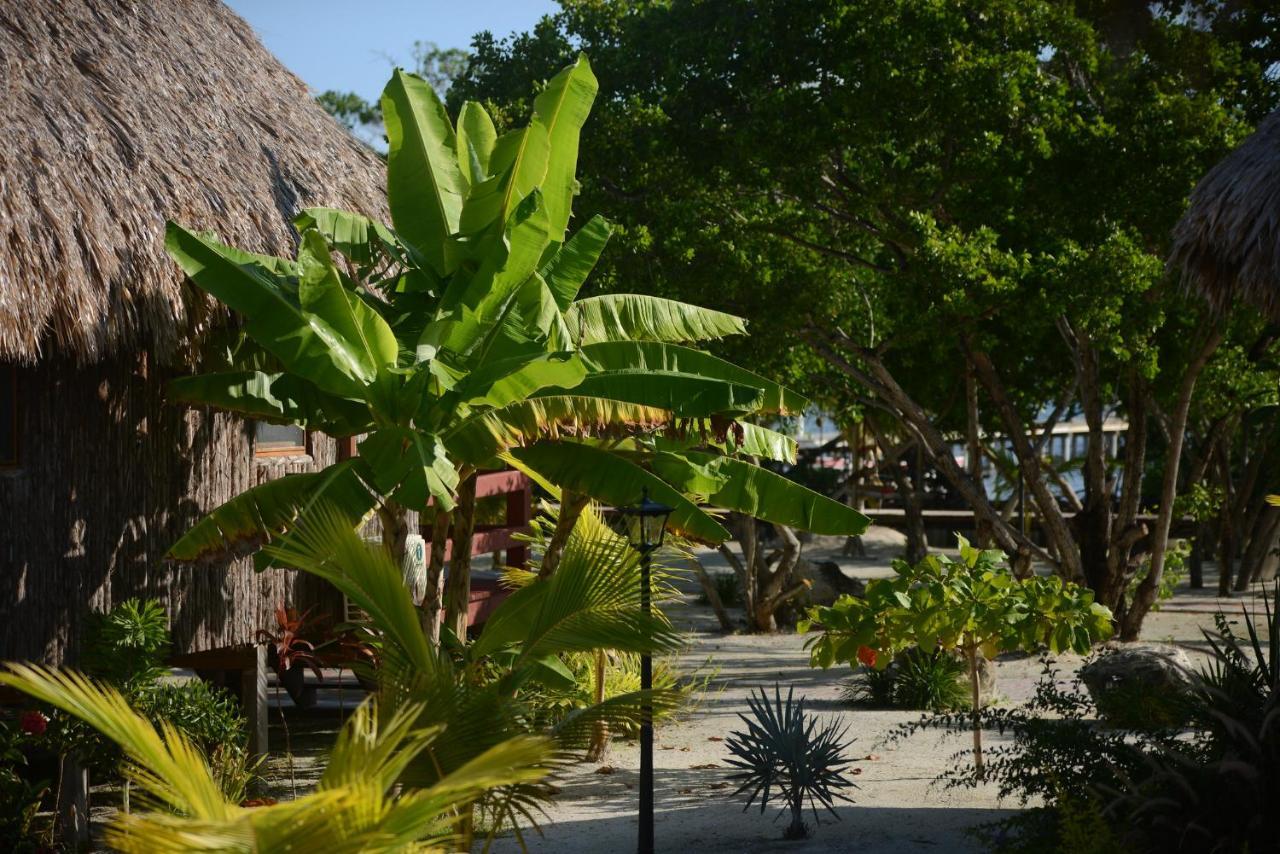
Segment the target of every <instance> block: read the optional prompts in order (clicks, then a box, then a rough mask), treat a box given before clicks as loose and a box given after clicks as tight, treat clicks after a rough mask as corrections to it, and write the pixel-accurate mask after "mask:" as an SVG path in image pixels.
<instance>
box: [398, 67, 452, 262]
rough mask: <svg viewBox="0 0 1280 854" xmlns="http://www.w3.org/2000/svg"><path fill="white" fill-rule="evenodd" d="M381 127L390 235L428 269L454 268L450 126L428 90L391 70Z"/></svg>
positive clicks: (441, 106)
mask: <svg viewBox="0 0 1280 854" xmlns="http://www.w3.org/2000/svg"><path fill="white" fill-rule="evenodd" d="M382 116H383V119H384V120H385V121H386V127H387V201H388V203H389V204H390V207H391V219H392V222H393V223H395V228H396V232H397V233H398V234H399V235H400V236H401V237H403V238H404V239H405V240H406V241H408V242H409V243H410V244H412V245H413V246H414V247H415V248H416V249H417V250H418V251H419V252H421V253H422V255H423V257H424V258H426V260H427V262H428V263H429V264H430V265H431V267H432V269H434V270H435V272H436V273H437V274H439V275H441V276H445V275H448V274H449V273H450V272H452V271H453V269H454V266H455V265H456V258H455V255H456V252H455V249H454V246H453V240H452V235H453V234H454V233H455V232H457V230H458V222H459V219H460V217H461V214H462V200H463V194H464V192H465V179H464V178H463V177H462V172H461V170H460V169H459V168H458V161H457V156H456V144H455V140H454V133H453V125H452V124H451V123H450V121H449V116H448V114H447V113H446V112H445V108H444V104H442V103H441V102H440V98H439V97H438V96H437V95H436V93H435V91H434V90H433V89H432V88H431V85H430V84H429V83H427V82H426V81H425V80H423V79H422V78H421V77H417V76H415V75H413V74H408V73H406V72H404V71H403V70H401V69H396V71H395V73H394V74H392V75H391V80H390V82H388V83H387V87H386V89H384V90H383V92H382Z"/></svg>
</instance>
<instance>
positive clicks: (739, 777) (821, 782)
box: [725, 684, 856, 839]
mask: <svg viewBox="0 0 1280 854" xmlns="http://www.w3.org/2000/svg"><path fill="white" fill-rule="evenodd" d="M759 692H760V693H759V695H756V694H755V693H754V692H753V693H752V695H751V696H750V697H748V698H747V705H748V706H749V707H750V710H751V715H750V716H749V717H748V716H747V715H745V714H742V713H739V714H738V717H739V718H741V719H742V722H743V723H745V724H746V725H747V728H746V730H745V731H735V732H733V733H732V734H731V735H730V736H729V738H728V740H726V741H725V746H726V747H727V748H729V753H730V759H729V760H728V761H729V764H730V765H732V766H733V767H735V768H738V769H740V770H739V771H737V772H736V773H734V774H731V775H730V777H729V779H730V780H731V781H734V782H736V783H738V784H739V786H738V789H737V790H736V791H735V792H734V794H735V795H743V794H745V795H746V796H747V805H746V806H745V807H743V811H744V812H745V811H746V810H748V809H750V808H751V805H752V804H753V803H754V802H755V800H756V799H757V798H759V799H760V811H761V812H764V811H765V809H766V808H767V807H768V805H769V799H770V797H776V798H777V799H778V800H780V801H782V810H783V812H790V814H791V823H790V824H789V825H787V829H786V832H785V836H786V838H787V839H803V838H805V837H806V836H808V835H809V829H808V827H807V826H806V825H805V823H804V808H805V805H806V803H807V804H808V806H809V808H810V809H811V810H812V811H813V817H814V820H815V821H818V805H819V804H821V805H822V806H823V807H824V808H825V809H826V810H827V811H828V812H830V813H831V815H833V816H835V818H836V819H839V818H840V815H839V813H837V812H836V811H835V802H836V801H837V800H842V801H847V800H849V799H848V798H847V797H846V796H845V795H844V794H843V793H842V792H841V789H845V788H848V787H850V786H853V785H854V783H853V781H852V780H850V779H849V778H848V777H847V776H845V772H846V771H847V770H848V768H849V765H850V760H848V759H846V758H845V757H844V751H845V749H846V748H847V747H848V746H849V740H847V739H846V736H847V734H848V731H849V728H848V726H847V725H844V726H842V725H841V724H840V722H839V720H838V719H835V718H833V719H831V720H828V721H820V720H819V719H818V718H816V717H814V716H812V715H808V714H806V713H805V710H804V699H803V698H801V699H800V700H796V699H795V691H794V689H788V690H787V697H786V699H785V700H784V699H783V698H782V691H781V689H780V688H778V686H777V685H776V684H775V685H774V686H773V699H772V700H770V699H769V694H768V693H767V692H766V691H765V690H764V689H763V688H761V689H759ZM855 788H856V787H855Z"/></svg>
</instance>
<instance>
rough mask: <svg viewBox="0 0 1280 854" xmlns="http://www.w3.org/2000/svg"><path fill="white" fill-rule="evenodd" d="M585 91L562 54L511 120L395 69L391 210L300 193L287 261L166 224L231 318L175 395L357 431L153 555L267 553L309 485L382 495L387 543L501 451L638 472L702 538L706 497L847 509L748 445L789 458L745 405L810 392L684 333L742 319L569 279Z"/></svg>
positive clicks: (582, 248)
mask: <svg viewBox="0 0 1280 854" xmlns="http://www.w3.org/2000/svg"><path fill="white" fill-rule="evenodd" d="M596 90H597V84H596V80H595V77H594V76H593V74H592V72H591V69H590V66H589V64H588V62H587V60H586V58H585V57H583V58H580V59H579V60H578V61H577V62H576V63H574V64H573V65H572V66H570V67H569V68H566V69H565V70H564V71H562V72H561V73H560V74H558V75H557V76H556V77H555V78H553V79H552V80H551V81H550V82H549V83H547V85H546V86H545V87H544V88H543V90H542V91H541V92H540V94H539V95H538V96H537V98H536V99H535V101H534V110H533V116H532V118H531V120H530V121H529V123H528V124H527V125H526V126H525V127H522V128H518V129H515V130H511V131H509V132H507V133H503V134H501V135H499V134H498V133H497V131H496V129H495V127H494V124H493V122H492V120H491V119H490V118H489V116H488V115H487V114H486V113H485V111H484V109H483V108H482V107H481V106H480V105H479V104H475V103H468V104H466V105H464V107H463V108H462V110H461V111H460V113H459V115H458V117H457V120H456V122H451V121H450V118H449V116H448V114H447V112H446V111H445V108H444V105H443V104H442V103H441V102H440V100H439V98H438V97H437V96H436V95H435V93H434V91H433V90H432V89H431V87H430V86H429V85H428V84H427V83H426V82H425V81H423V80H421V79H420V78H417V77H415V76H413V75H411V74H407V73H405V72H403V71H400V70H397V71H396V72H395V73H394V75H393V76H392V78H391V80H390V82H389V83H388V84H387V87H386V89H385V91H384V93H383V97H382V109H383V115H384V117H385V121H386V131H387V140H388V157H387V198H388V203H389V208H390V212H391V218H392V223H391V225H390V226H388V225H384V224H381V223H378V222H376V221H374V220H371V219H369V218H367V217H365V216H363V215H360V214H357V213H353V212H349V211H339V210H334V209H328V208H311V209H307V210H304V211H303V212H302V213H301V214H299V216H298V217H297V218H296V220H295V223H294V224H295V226H296V227H297V229H298V231H299V234H300V239H299V244H298V251H297V253H296V257H295V258H293V259H284V258H275V257H269V256H263V255H257V254H253V253H249V252H245V251H242V250H239V249H236V248H234V247H230V246H226V245H224V244H222V243H220V242H218V241H217V240H216V239H215V238H214V237H213V236H211V235H207V234H200V233H196V232H193V231H191V230H188V229H186V228H184V227H182V226H180V225H178V224H176V223H170V224H169V226H168V229H167V236H166V247H167V248H168V251H169V253H170V254H171V256H172V257H173V258H174V259H175V260H176V261H177V262H178V263H179V264H180V265H181V267H182V269H183V270H184V271H185V272H186V274H187V276H188V277H189V278H190V279H191V280H192V281H193V282H194V283H195V284H196V285H197V286H199V287H200V288H202V289H204V290H205V291H207V292H208V293H209V294H211V295H212V296H214V297H215V298H216V299H218V300H219V301H221V302H222V303H223V304H225V305H226V306H227V307H228V308H230V309H232V310H233V311H234V312H235V313H236V314H237V315H239V316H240V318H241V321H242V323H241V326H240V329H241V330H242V340H241V341H239V342H237V343H236V344H235V345H234V346H231V347H229V348H227V351H226V353H225V358H223V359H221V364H220V365H219V366H218V367H219V369H218V370H216V371H213V372H210V373H205V374H201V375H198V376H193V377H187V378H183V379H180V380H178V381H176V382H175V383H174V384H173V393H174V396H175V397H176V398H177V399H179V400H181V401H184V402H187V403H189V404H194V405H207V406H212V407H215V408H218V409H223V410H227V411H231V412H236V413H239V414H241V415H244V416H246V417H250V418H254V419H257V420H262V421H266V422H269V423H281V424H295V425H300V426H302V427H304V428H306V429H308V430H315V431H320V432H323V433H326V434H328V435H330V436H334V437H352V436H359V437H361V439H360V442H359V445H358V454H357V455H356V456H355V457H354V458H352V459H349V460H343V461H340V462H338V463H335V464H334V465H331V466H329V467H327V468H326V469H324V470H322V471H318V472H314V473H308V474H296V475H289V476H286V477H284V478H281V479H279V480H276V481H272V482H269V483H266V484H263V485H261V486H258V487H255V488H253V489H250V490H248V491H247V492H245V493H243V494H241V495H239V496H237V497H236V498H234V499H232V500H231V501H229V502H228V503H226V504H224V505H223V506H221V507H219V508H217V509H215V510H214V511H213V512H212V513H210V514H209V515H208V516H207V517H206V518H205V519H203V520H201V521H200V522H198V523H197V524H196V525H195V526H194V527H193V528H192V529H191V530H190V531H189V532H188V533H187V534H186V535H185V536H184V537H182V538H181V539H180V540H179V541H178V542H177V543H176V544H175V545H174V546H173V547H172V549H171V551H170V557H171V558H173V559H176V560H180V561H202V560H217V559H223V558H225V557H227V556H234V555H241V554H248V553H252V552H257V557H256V560H257V563H258V565H259V566H260V567H261V566H264V565H267V564H269V563H270V562H271V558H270V557H269V555H268V554H267V553H266V552H262V551H260V548H261V546H263V545H264V544H267V543H270V542H273V541H278V540H280V539H281V538H285V539H287V538H288V536H289V531H290V530H291V529H293V528H294V527H296V525H297V524H298V520H299V519H300V518H303V517H305V516H306V514H307V513H309V512H311V511H313V510H314V509H315V508H316V507H318V506H320V505H321V504H324V505H328V506H331V507H334V508H336V509H337V511H338V512H340V513H342V514H343V515H344V517H345V518H347V520H348V521H349V523H350V524H352V525H353V526H355V525H359V524H361V523H362V522H363V521H364V520H365V519H367V518H368V517H370V516H371V515H373V514H375V513H376V514H377V516H378V517H379V519H380V521H381V526H382V530H383V536H384V540H385V541H386V542H387V544H388V547H389V549H390V551H391V552H392V554H393V555H394V556H397V557H400V558H402V557H403V550H404V539H405V536H406V535H407V528H406V514H407V511H408V510H423V509H425V508H426V507H427V506H428V504H431V505H433V506H434V507H435V508H436V509H437V511H439V512H442V513H447V512H450V511H451V510H452V509H453V507H454V505H455V502H456V501H457V499H458V495H459V489H460V486H461V485H463V484H465V482H466V479H467V478H468V477H469V476H470V475H471V474H472V473H473V472H475V471H477V470H479V469H483V468H488V467H495V466H501V465H513V466H516V467H518V468H520V469H522V470H524V471H526V472H528V473H529V474H530V475H531V476H533V477H534V478H536V479H537V480H539V482H542V483H544V484H546V485H547V486H549V487H550V488H551V489H553V490H557V489H559V488H564V489H566V490H570V491H572V492H574V493H575V494H580V495H583V496H589V497H591V498H594V499H597V500H600V501H605V502H611V503H622V502H627V501H630V500H633V499H634V498H635V497H636V496H637V495H639V494H640V491H641V489H642V488H646V487H647V488H649V490H650V494H651V495H653V496H654V497H655V498H657V499H659V500H662V501H664V502H666V503H668V504H671V505H672V506H673V507H675V508H676V512H675V513H674V514H673V515H672V517H671V524H672V526H673V527H674V528H675V529H676V530H677V531H679V532H680V533H682V534H684V535H686V536H688V537H690V538H692V539H696V540H700V541H705V542H708V543H718V542H720V541H722V540H724V539H726V538H727V536H728V533H727V532H726V531H725V529H724V528H723V527H722V526H721V525H720V523H719V522H718V521H717V520H716V518H715V516H714V515H713V514H712V513H709V512H708V511H707V510H706V509H704V508H703V506H702V503H703V502H704V501H705V502H709V503H710V504H712V505H716V506H719V507H723V508H726V509H731V510H740V511H742V512H749V513H753V514H755V515H759V516H760V517H761V518H765V519H769V518H779V519H786V520H789V521H788V522H787V524H798V525H799V526H800V527H810V528H811V529H813V530H818V531H821V532H824V533H855V532H858V531H861V530H862V529H863V527H865V524H866V520H865V518H864V517H862V516H860V515H859V514H857V513H856V512H855V511H853V510H851V509H849V508H847V507H845V506H844V505H843V504H840V503H839V502H835V501H830V500H828V499H826V498H824V497H822V496H819V495H816V494H814V493H812V492H809V491H808V490H806V489H804V488H802V487H800V486H799V485H797V484H794V483H792V482H791V481H788V480H786V479H785V478H782V477H780V476H777V475H774V474H772V473H771V472H769V471H767V470H765V469H761V468H759V467H757V466H755V465H754V464H753V463H752V462H749V461H748V460H749V459H750V458H753V457H755V458H758V457H765V458H770V459H784V460H785V459H788V458H791V457H793V456H794V443H791V442H790V441H789V440H787V439H785V438H784V437H781V436H780V435H778V434H776V433H774V432H772V431H770V430H767V429H766V428H764V427H762V426H759V425H757V424H754V423H752V422H751V419H757V420H759V419H762V418H769V417H772V416H774V415H776V414H786V413H796V412H800V411H802V410H803V409H804V408H805V406H806V405H807V401H805V400H804V399H803V398H801V397H800V396H798V395H796V394H794V393H793V392H791V391H789V390H787V389H784V388H782V387H781V386H779V385H777V384H776V383H773V382H771V381H769V380H767V379H765V378H763V377H760V376H758V375H756V374H754V373H753V372H751V371H748V370H745V369H743V368H740V367H738V366H735V365H733V364H731V363H729V362H726V361H724V360H722V359H719V358H716V357H714V356H712V355H710V354H709V353H706V352H704V351H702V350H700V349H697V348H696V346H695V345H697V344H699V343H700V342H706V341H713V340H716V339H719V338H722V337H724V336H727V335H735V334H742V333H744V332H745V323H744V322H743V321H742V320H741V319H740V318H738V317H735V316H733V315H730V314H726V313H724V312H718V311H712V310H709V309H704V308H700V307H697V306H693V305H688V304H685V303H680V302H675V301H672V300H665V299H660V298H656V297H652V296H647V295H642V294H609V295H601V296H590V297H579V292H580V291H581V289H582V287H583V285H584V284H585V282H586V280H587V277H588V276H589V274H590V272H591V270H592V268H593V267H594V265H595V263H596V261H597V259H598V258H599V257H600V253H601V252H602V251H603V250H604V247H605V245H606V243H607V241H608V239H609V234H610V226H609V224H608V223H607V222H606V221H604V220H603V219H601V218H599V217H596V218H593V219H592V220H590V221H588V222H587V223H585V224H583V225H582V226H581V227H580V228H578V229H577V230H576V231H574V232H572V233H570V230H569V221H570V216H571V211H572V202H573V195H574V193H575V192H576V179H575V177H574V174H575V171H576V165H577V154H578V138H579V133H580V131H581V128H582V126H583V123H584V122H585V121H586V119H587V116H588V114H589V112H590V108H591V104H592V102H593V100H594V97H595V93H596ZM661 437H665V438H662V441H661V442H659V439H660V438H661ZM620 442H621V443H624V444H625V443H630V444H628V445H627V447H620V446H619V445H618V443H620ZM459 527H460V528H461V529H462V530H469V528H466V527H465V526H459Z"/></svg>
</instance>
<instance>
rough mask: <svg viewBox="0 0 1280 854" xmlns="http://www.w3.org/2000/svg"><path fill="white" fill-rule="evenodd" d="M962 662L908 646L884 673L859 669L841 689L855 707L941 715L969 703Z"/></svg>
mask: <svg viewBox="0 0 1280 854" xmlns="http://www.w3.org/2000/svg"><path fill="white" fill-rule="evenodd" d="M965 676H966V670H965V665H964V662H963V661H961V660H960V659H958V658H956V657H955V656H954V655H951V654H950V653H946V652H943V651H941V650H933V651H932V652H924V651H923V650H921V649H919V648H918V647H910V648H909V649H906V650H904V651H903V652H902V653H900V654H899V655H898V656H897V657H896V658H895V659H894V660H893V662H892V663H891V664H890V665H889V666H888V667H886V668H884V669H883V670H877V669H876V668H875V667H860V668H858V670H857V672H855V673H854V676H853V678H852V679H850V680H849V681H848V682H847V683H846V684H845V686H844V689H843V697H844V699H845V701H846V702H849V703H852V704H854V705H868V706H879V707H881V708H898V709H921V710H924V711H931V712H942V711H947V710H948V709H967V708H969V707H970V705H971V703H972V700H971V698H970V692H969V687H968V685H967V684H966V682H965Z"/></svg>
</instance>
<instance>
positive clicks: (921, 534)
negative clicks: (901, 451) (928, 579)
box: [893, 463, 929, 566]
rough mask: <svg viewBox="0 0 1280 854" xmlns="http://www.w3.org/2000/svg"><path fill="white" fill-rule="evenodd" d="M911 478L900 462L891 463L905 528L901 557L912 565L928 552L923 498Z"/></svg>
mask: <svg viewBox="0 0 1280 854" xmlns="http://www.w3.org/2000/svg"><path fill="white" fill-rule="evenodd" d="M913 480H914V479H913V478H911V477H908V475H907V473H906V471H904V470H903V467H902V465H901V464H900V463H894V464H893V483H894V485H895V486H897V488H898V495H900V496H902V515H903V520H904V521H905V523H906V529H907V531H906V533H907V553H906V554H905V555H904V556H903V557H904V559H905V560H906V562H907V563H909V564H911V565H913V566H914V565H915V564H917V563H919V562H920V561H922V560H924V559H925V556H926V555H928V554H929V538H928V536H927V535H926V533H925V529H924V498H923V497H922V496H921V495H920V490H919V489H918V488H917V486H916V482H913Z"/></svg>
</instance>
